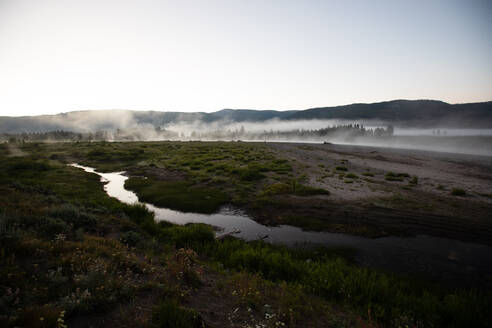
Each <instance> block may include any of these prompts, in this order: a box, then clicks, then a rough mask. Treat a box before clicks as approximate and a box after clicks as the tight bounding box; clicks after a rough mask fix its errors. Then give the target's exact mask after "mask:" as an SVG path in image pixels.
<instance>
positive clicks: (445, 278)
mask: <svg viewBox="0 0 492 328" xmlns="http://www.w3.org/2000/svg"><path fill="white" fill-rule="evenodd" d="M70 165H71V166H73V167H76V168H80V169H83V170H85V171H86V172H89V173H94V174H97V175H99V176H100V177H101V182H103V183H104V190H105V191H106V193H107V194H108V195H109V196H110V197H114V198H116V199H118V200H119V201H121V202H123V203H127V204H134V203H141V204H144V205H145V206H146V207H147V208H148V209H149V210H150V211H152V212H154V213H155V219H156V221H168V222H172V223H176V224H181V225H182V224H186V223H205V224H209V225H212V226H215V227H218V228H219V229H220V231H218V232H217V236H220V235H222V234H233V235H234V236H235V237H238V238H243V239H245V240H256V239H264V240H265V241H267V242H271V243H282V244H286V245H289V246H302V245H311V244H318V245H322V246H325V247H337V248H340V247H347V248H352V249H355V250H356V251H357V253H356V256H355V258H356V261H357V262H358V263H359V264H360V265H362V266H370V267H375V268H379V269H382V270H386V271H394V272H400V273H407V274H412V275H417V276H421V277H424V278H427V279H431V280H434V281H438V282H441V283H444V284H446V285H451V286H460V287H481V288H484V287H485V288H491V287H492V247H490V246H487V245H482V244H475V243H465V242H461V241H458V240H453V239H447V238H439V237H433V236H427V235H418V236H415V237H382V238H365V237H358V236H352V235H348V234H343V233H330V232H311V231H303V230H302V229H300V228H297V227H293V226H288V225H280V226H276V227H269V226H264V225H261V224H259V223H257V222H256V221H254V220H253V219H251V218H250V217H248V216H247V215H246V214H245V213H243V212H241V211H240V210H237V209H234V208H231V207H224V208H222V209H221V210H220V211H219V212H218V213H216V214H199V213H184V212H179V211H174V210H170V209H167V208H159V207H156V206H154V205H152V204H148V203H142V202H139V200H138V196H137V195H136V194H135V193H134V192H132V191H129V190H126V189H125V187H124V186H125V181H126V180H127V179H128V177H127V176H125V175H124V173H125V172H112V173H100V172H96V171H95V169H93V168H90V167H86V166H82V165H78V164H70Z"/></svg>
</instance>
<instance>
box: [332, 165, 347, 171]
mask: <svg viewBox="0 0 492 328" xmlns="http://www.w3.org/2000/svg"><path fill="white" fill-rule="evenodd" d="M335 170H337V171H347V170H348V169H347V168H346V167H345V166H336V167H335Z"/></svg>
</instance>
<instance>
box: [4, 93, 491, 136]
mask: <svg viewBox="0 0 492 328" xmlns="http://www.w3.org/2000/svg"><path fill="white" fill-rule="evenodd" d="M295 120H302V121H306V124H305V125H306V126H305V127H304V128H305V129H310V128H311V127H310V124H309V121H310V120H323V121H325V120H326V121H328V120H333V121H343V122H351V123H362V124H371V123H377V124H386V125H393V126H395V127H407V128H429V127H432V128H435V127H442V128H482V129H483V128H492V101H489V102H482V103H467V104H448V103H445V102H442V101H436V100H393V101H386V102H379V103H371V104H350V105H344V106H334V107H320V108H311V109H306V110H290V111H275V110H252V109H223V110H220V111H217V112H212V113H205V112H191V113H188V112H160V111H131V110H90V111H89V110H88V111H74V112H68V113H62V114H56V115H41V116H23V117H7V116H2V117H0V133H25V132H26V133H31V132H47V131H54V130H66V131H74V132H87V131H98V130H116V129H125V128H134V127H137V126H142V125H143V126H148V127H152V126H153V127H160V128H164V129H165V128H167V127H168V126H170V125H173V124H183V123H188V124H190V123H196V124H210V123H221V122H227V123H241V122H269V121H272V122H279V121H283V122H286V123H288V122H292V121H295Z"/></svg>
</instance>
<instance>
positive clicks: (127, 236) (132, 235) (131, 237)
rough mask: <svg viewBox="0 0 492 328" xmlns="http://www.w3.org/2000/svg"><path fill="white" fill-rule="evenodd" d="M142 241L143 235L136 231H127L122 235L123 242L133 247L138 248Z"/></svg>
mask: <svg viewBox="0 0 492 328" xmlns="http://www.w3.org/2000/svg"><path fill="white" fill-rule="evenodd" d="M142 240H143V237H142V235H141V234H139V233H138V232H136V231H127V232H125V233H123V234H122V235H121V242H122V243H124V244H127V245H128V246H131V247H135V246H137V245H138V244H140V242H142Z"/></svg>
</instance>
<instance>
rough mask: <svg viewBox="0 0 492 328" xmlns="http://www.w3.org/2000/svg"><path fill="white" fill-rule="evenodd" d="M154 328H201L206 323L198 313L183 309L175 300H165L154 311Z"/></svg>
mask: <svg viewBox="0 0 492 328" xmlns="http://www.w3.org/2000/svg"><path fill="white" fill-rule="evenodd" d="M152 326H154V327H158V328H194V327H196V328H201V327H203V326H204V323H203V322H202V319H201V318H200V315H199V314H198V313H197V312H196V311H193V310H190V309H186V308H183V307H181V306H179V305H178V304H177V303H176V302H175V301H173V300H170V299H165V300H164V301H162V302H161V303H160V304H159V305H157V306H156V307H154V308H153V309H152Z"/></svg>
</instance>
